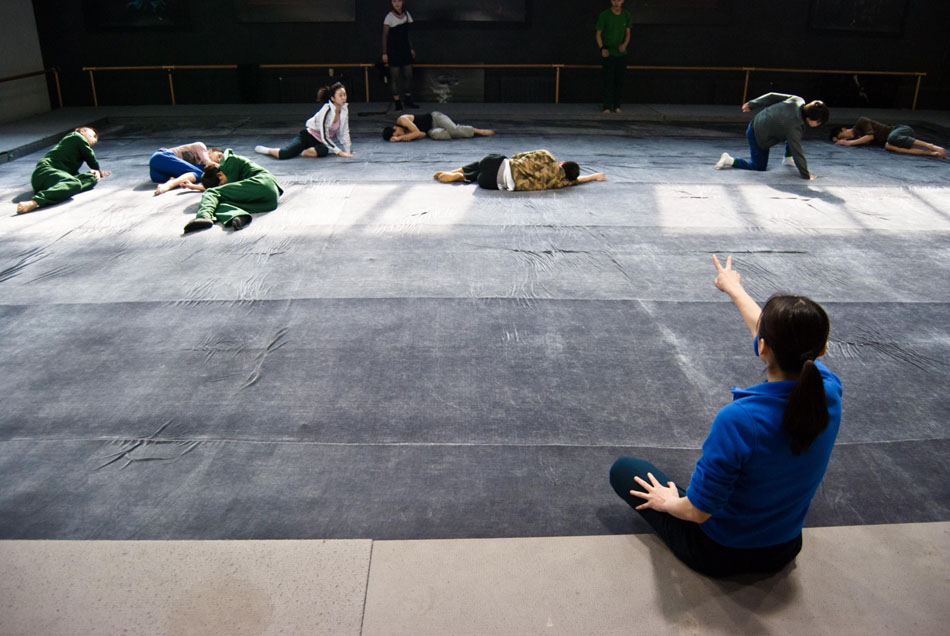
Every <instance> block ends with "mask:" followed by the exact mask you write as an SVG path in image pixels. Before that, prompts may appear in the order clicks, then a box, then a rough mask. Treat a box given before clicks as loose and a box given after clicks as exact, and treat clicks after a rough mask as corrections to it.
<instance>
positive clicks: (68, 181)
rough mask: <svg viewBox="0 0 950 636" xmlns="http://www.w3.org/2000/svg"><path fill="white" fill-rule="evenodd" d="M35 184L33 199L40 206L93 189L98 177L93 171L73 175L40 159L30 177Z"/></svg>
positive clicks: (31, 183)
mask: <svg viewBox="0 0 950 636" xmlns="http://www.w3.org/2000/svg"><path fill="white" fill-rule="evenodd" d="M30 185H32V186H33V192H35V193H36V194H35V195H33V200H34V201H36V203H37V204H38V205H39V206H40V207H43V206H46V205H52V204H54V203H59V202H60V201H65V200H66V199H68V198H70V197H71V196H73V195H74V194H79V193H80V192H85V191H86V190H92V189H93V188H94V187H96V177H95V176H94V175H93V174H92V173H91V172H83V173H81V174H78V175H71V174H69V173H68V172H66V171H65V170H57V169H56V168H54V167H53V166H51V165H50V164H49V163H47V162H46V161H40V162H39V163H38V164H36V169H35V170H33V177H32V178H31V179H30Z"/></svg>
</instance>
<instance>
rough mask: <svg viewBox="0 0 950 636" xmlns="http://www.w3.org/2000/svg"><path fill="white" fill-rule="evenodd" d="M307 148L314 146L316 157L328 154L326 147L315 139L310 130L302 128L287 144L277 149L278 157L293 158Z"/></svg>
mask: <svg viewBox="0 0 950 636" xmlns="http://www.w3.org/2000/svg"><path fill="white" fill-rule="evenodd" d="M307 148H316V150H317V156H318V157H326V156H327V155H328V154H330V151H329V150H327V147H326V146H325V145H324V144H322V143H320V142H319V141H317V139H316V137H314V136H313V135H311V134H310V131H309V130H307V129H306V128H304V129H303V130H301V131H300V132H299V133H297V136H296V137H294V138H293V139H292V140H291V141H290V143H289V144H287V145H286V146H284V147H283V148H281V149H280V150H278V151H277V158H278V159H293V158H294V157H296V156H297V155H299V154H300V153H301V152H303V151H304V150H306V149H307Z"/></svg>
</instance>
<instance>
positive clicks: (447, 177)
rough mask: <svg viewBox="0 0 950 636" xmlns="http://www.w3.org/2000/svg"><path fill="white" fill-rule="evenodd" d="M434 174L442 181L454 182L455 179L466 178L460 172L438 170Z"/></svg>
mask: <svg viewBox="0 0 950 636" xmlns="http://www.w3.org/2000/svg"><path fill="white" fill-rule="evenodd" d="M434 176H435V178H436V179H438V180H439V181H441V182H442V183H452V182H453V181H461V180H462V179H464V177H463V176H462V175H461V174H459V173H458V172H436V173H435V175H434Z"/></svg>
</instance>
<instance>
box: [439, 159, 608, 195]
mask: <svg viewBox="0 0 950 636" xmlns="http://www.w3.org/2000/svg"><path fill="white" fill-rule="evenodd" d="M580 172H581V167H580V166H579V165H577V163H576V162H574V161H560V162H559V161H558V160H557V159H555V158H554V155H552V154H551V153H550V152H549V151H547V150H531V151H529V152H519V153H518V154H516V155H514V156H513V157H511V158H510V159H509V158H508V157H506V156H504V155H496V154H491V155H485V156H484V157H482V158H481V159H479V160H478V161H475V162H473V163H470V164H468V165H465V166H462V167H461V168H456V169H455V170H450V171H448V172H443V171H441V170H440V171H439V172H436V173H435V175H433V178H435V179H438V180H439V181H441V182H442V183H452V182H455V181H464V182H465V183H477V184H478V185H479V187H482V188H486V189H488V190H507V191H509V192H513V191H515V190H518V191H530V190H554V189H557V188H564V187H566V186H572V185H577V184H578V183H587V182H588V181H606V180H607V177H605V176H604V173H603V172H598V173H596V174H589V175H584V176H583V177H582V176H580Z"/></svg>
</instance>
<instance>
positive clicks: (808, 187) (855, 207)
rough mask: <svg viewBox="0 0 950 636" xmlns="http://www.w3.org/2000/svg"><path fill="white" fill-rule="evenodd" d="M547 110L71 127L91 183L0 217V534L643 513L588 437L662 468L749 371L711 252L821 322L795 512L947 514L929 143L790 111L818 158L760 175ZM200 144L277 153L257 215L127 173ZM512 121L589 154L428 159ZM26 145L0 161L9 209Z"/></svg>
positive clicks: (937, 169)
mask: <svg viewBox="0 0 950 636" xmlns="http://www.w3.org/2000/svg"><path fill="white" fill-rule="evenodd" d="M558 108H559V107H556V106H550V107H548V108H546V109H543V108H542V109H535V110H533V111H531V112H514V113H511V114H509V115H507V116H505V115H502V114H500V113H498V112H496V111H495V110H493V109H484V110H483V111H481V112H480V111H479V109H478V108H477V107H467V109H466V110H465V112H466V114H467V115H468V116H469V119H470V122H469V123H474V124H476V125H484V126H489V125H491V126H494V127H496V128H497V130H498V132H499V134H498V135H497V136H495V137H493V138H490V139H475V140H471V141H456V142H445V143H440V142H433V141H421V142H416V143H413V144H387V143H384V142H382V141H381V140H379V137H378V133H377V128H378V127H379V126H380V125H381V121H382V119H381V118H378V117H377V118H357V117H355V116H354V117H353V121H352V124H353V128H354V133H353V137H354V151H355V152H356V153H357V156H356V157H355V158H354V159H349V160H347V159H341V158H336V157H331V158H327V159H322V160H308V159H296V160H293V161H287V162H278V161H276V160H271V159H269V158H265V157H260V156H258V155H253V153H252V148H253V146H254V145H255V144H256V143H267V144H279V143H280V142H282V141H284V140H287V139H289V138H290V137H291V136H292V135H293V134H294V133H295V132H296V129H297V127H298V126H299V124H300V122H302V121H303V120H304V119H305V118H306V116H307V115H308V113H307V112H306V107H302V108H301V110H300V113H298V114H297V115H296V116H293V115H287V114H286V113H283V112H282V113H281V114H280V116H277V115H269V114H267V113H266V112H249V113H241V112H234V111H233V110H232V111H229V112H228V114H226V115H219V116H217V117H215V118H213V119H212V118H211V117H210V116H207V115H203V114H201V113H198V112H194V111H192V112H190V113H189V115H188V116H184V117H183V116H178V117H171V116H169V114H168V112H167V111H166V113H165V114H164V115H162V114H159V115H155V116H149V117H132V116H129V115H128V114H127V115H126V116H124V117H123V116H122V113H118V114H116V113H113V114H111V115H110V117H109V119H108V120H107V121H106V122H104V125H103V126H102V127H101V134H102V138H103V139H102V142H101V143H100V145H99V146H97V152H98V155H99V157H100V160H101V162H102V164H103V166H104V167H105V168H107V169H111V170H113V171H114V172H115V174H114V176H112V177H110V178H109V179H107V180H105V181H103V182H102V183H101V184H100V185H99V186H98V187H97V188H96V189H95V190H93V191H91V192H88V193H84V194H81V195H79V196H77V197H76V198H75V199H74V200H72V201H70V202H67V203H65V204H62V205H60V206H56V207H53V208H48V209H44V210H40V211H38V212H36V213H33V214H30V215H26V216H23V217H14V216H6V215H5V216H2V217H0V235H2V236H3V239H2V242H0V316H2V319H0V348H2V359H0V474H2V475H3V476H4V479H3V481H2V483H0V538H19V539H23V538H28V539H40V538H52V539H244V538H255V539H271V538H375V539H415V538H459V537H523V536H558V535H592V534H605V533H611V532H630V531H638V532H643V531H646V530H647V526H646V525H645V524H643V523H642V522H641V521H640V520H639V519H637V518H635V516H634V515H633V514H632V513H631V512H630V510H629V509H628V508H626V506H625V505H624V504H623V503H622V502H620V501H619V500H618V499H616V497H615V496H614V495H613V493H612V491H611V490H610V488H609V486H608V485H607V483H606V473H607V469H608V468H609V466H610V463H611V462H612V461H613V459H614V458H615V457H617V456H619V455H623V454H636V455H640V456H643V457H647V458H649V459H651V460H652V461H654V462H655V463H657V464H659V465H661V466H662V467H664V468H665V469H666V470H667V472H668V473H669V474H670V475H671V476H673V477H674V478H675V479H677V480H679V481H680V482H682V484H683V485H685V483H686V481H687V480H688V478H689V474H690V472H691V467H692V463H693V462H694V461H695V459H696V458H697V457H698V455H699V447H700V445H701V443H702V440H703V438H704V437H705V433H706V431H707V430H708V425H709V422H710V421H711V419H712V417H713V416H714V415H715V413H716V411H717V410H718V408H719V407H720V406H721V405H722V404H724V403H725V402H726V401H728V400H729V399H730V394H729V388H730V387H731V386H733V385H748V384H753V383H755V382H758V381H761V380H762V379H763V374H762V370H761V366H760V364H759V363H758V361H757V360H756V359H755V358H754V357H753V356H752V350H751V338H750V337H749V336H748V333H747V332H746V331H745V330H744V327H743V326H742V325H741V323H740V321H739V318H738V316H737V314H736V312H735V310H734V309H733V308H732V305H731V304H730V303H729V302H728V299H727V298H726V297H725V296H724V295H722V294H721V293H719V292H717V291H716V290H715V288H714V287H713V285H712V282H711V281H712V278H713V275H714V271H713V268H712V264H711V257H710V254H712V253H721V254H726V253H732V254H734V255H735V258H736V263H737V268H738V269H739V270H740V271H742V272H743V274H744V275H745V276H746V281H747V286H748V288H749V289H750V291H751V292H752V293H753V295H755V296H756V297H757V298H759V299H760V300H764V299H765V298H766V297H767V296H768V295H769V293H771V292H772V291H774V290H776V289H783V290H790V291H794V292H797V293H804V294H807V295H810V296H812V297H814V298H816V299H817V300H819V301H820V302H822V303H823V304H824V305H825V306H826V307H827V308H828V310H829V313H830V315H831V319H832V342H831V344H830V347H829V355H828V356H827V363H828V365H829V366H830V367H832V369H833V370H835V371H836V372H837V373H838V374H839V375H840V376H841V377H842V378H843V381H844V386H845V419H844V423H843V425H842V429H841V434H840V436H839V445H838V447H837V448H836V450H835V453H834V455H833V458H832V463H831V466H830V468H829V473H828V476H827V478H826V480H825V482H824V484H823V486H822V488H821V489H820V490H819V493H818V495H817V496H816V498H815V501H814V503H813V505H812V509H811V512H810V513H809V517H808V520H807V523H808V525H810V526H829V525H856V524H877V523H892V522H922V521H946V520H948V519H950V491H948V488H947V485H946V484H947V483H948V477H950V475H948V470H947V468H946V457H947V456H948V452H950V444H948V442H947V429H948V421H950V407H948V401H947V399H946V386H947V384H948V376H950V363H948V360H950V338H948V327H950V312H948V311H947V307H948V305H947V303H948V300H950V286H948V284H947V280H948V278H950V258H948V246H950V243H948V237H950V162H947V161H938V160H935V159H925V158H908V157H896V156H893V155H890V154H887V153H885V152H884V151H883V150H875V149H843V148H839V147H835V146H833V145H831V144H830V143H828V142H827V141H826V140H825V139H824V134H826V133H825V132H824V131H817V132H815V133H813V134H811V135H810V136H809V138H808V140H807V142H806V153H807V155H808V158H809V162H810V165H811V166H812V169H813V171H814V172H815V173H817V174H819V175H820V176H821V178H820V179H819V180H817V181H814V182H810V183H809V182H805V181H802V180H800V179H799V178H798V177H797V174H796V173H795V171H794V170H793V169H791V168H786V167H782V166H780V165H779V158H780V154H781V153H780V152H775V153H773V155H774V156H773V159H772V167H771V169H770V170H769V171H768V172H767V173H765V174H757V173H747V172H740V171H734V170H733V171H721V172H716V171H714V170H713V169H712V163H714V162H715V160H716V159H717V158H718V155H719V153H720V152H722V151H724V150H727V151H730V152H733V153H734V154H743V153H744V152H745V140H744V137H743V132H744V124H743V123H742V122H741V120H739V121H722V120H721V119H719V118H715V117H710V118H709V119H710V120H714V121H713V123H703V121H702V118H701V113H700V117H698V118H697V117H695V113H694V117H693V119H692V120H691V121H682V122H669V121H668V122H658V121H645V120H634V119H632V118H626V119H622V120H618V119H617V118H613V119H607V118H604V117H601V116H599V115H594V116H590V117H576V116H574V117H564V118H562V117H560V112H559V110H558ZM358 109H359V108H358V106H357V105H354V107H353V110H354V112H355V111H356V110H358ZM444 110H446V112H449V114H452V115H454V114H455V113H454V112H453V111H452V110H451V109H450V108H449V107H446V108H445V109H444ZM572 112H573V111H572ZM479 115H481V116H482V117H485V118H486V119H487V118H491V121H482V120H479V119H478V117H479ZM460 119H461V118H460ZM288 120H289V121H291V122H292V123H291V124H290V125H288V124H287V121H288ZM76 123H80V122H79V121H77V122H76ZM917 127H918V131H919V133H920V134H921V136H922V137H924V138H927V139H929V140H932V141H934V142H936V143H941V144H942V145H945V146H946V145H948V142H950V134H948V132H947V130H946V129H945V128H943V127H941V126H940V125H938V124H931V125H926V124H925V125H923V126H920V125H918V126H917ZM194 139H202V140H204V141H206V142H208V143H209V144H217V145H222V146H227V147H233V148H234V149H235V151H236V152H238V153H240V154H246V155H249V156H252V157H253V158H255V159H256V160H259V162H260V163H261V164H262V165H265V166H266V167H268V168H269V169H271V170H272V171H273V172H274V174H275V175H276V176H277V177H278V180H279V181H280V183H281V184H282V185H283V186H284V188H285V190H286V194H285V196H284V197H283V199H282V201H281V206H280V208H279V209H278V210H277V211H275V212H273V213H271V214H268V215H262V216H259V217H257V218H256V219H255V221H254V222H253V223H252V224H251V225H250V226H249V227H248V228H247V229H246V230H244V231H242V232H240V233H233V232H230V231H227V230H222V229H220V228H219V227H216V228H214V229H212V230H210V231H207V232H203V233H201V234H198V235H192V236H186V237H182V236H181V234H180V233H181V228H182V226H183V225H184V223H185V222H186V221H187V220H188V218H189V216H190V214H193V213H194V210H195V208H196V204H197V198H198V197H197V195H194V194H191V193H181V194H179V193H169V194H167V195H163V196H162V197H153V196H152V194H151V190H152V189H153V186H152V185H151V184H149V183H148V180H147V167H146V166H147V160H148V156H149V154H150V153H151V151H152V150H154V149H155V148H157V147H160V146H163V145H173V144H175V143H179V142H181V143H183V142H187V141H192V140H194ZM540 147H545V148H548V149H550V150H551V151H552V152H554V153H555V155H556V156H558V157H559V158H574V159H576V160H578V161H579V162H580V163H581V164H582V166H583V167H584V171H585V172H591V171H594V170H596V171H603V172H606V173H607V175H608V179H609V180H608V181H607V182H605V183H593V184H588V185H584V186H580V187H576V188H570V189H566V190H563V191H557V192H545V193H515V194H504V193H498V192H488V191H480V190H477V189H475V188H473V187H472V186H463V185H443V184H438V183H436V182H434V181H433V180H432V178H431V175H432V172H433V171H434V170H436V169H444V168H453V167H457V166H459V165H461V164H462V163H465V162H467V161H471V160H473V159H477V158H478V157H480V156H481V155H483V154H485V153H488V152H501V153H504V154H513V153H514V152H518V151H521V150H529V149H533V148H540ZM41 153H42V150H40V151H37V152H34V153H33V154H29V155H26V156H23V157H21V158H18V159H16V160H15V161H11V162H10V163H7V164H4V165H2V166H0V199H2V200H3V201H5V202H7V203H6V205H8V211H9V212H11V213H12V205H10V204H9V202H11V201H15V200H22V199H24V198H27V197H28V196H29V195H30V191H29V189H28V187H27V186H26V184H28V183H29V175H30V172H31V171H32V168H33V164H34V162H35V160H36V159H37V158H38V157H39V156H41ZM908 492H913V493H914V496H913V497H911V498H909V497H908V496H907V493H908Z"/></svg>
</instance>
